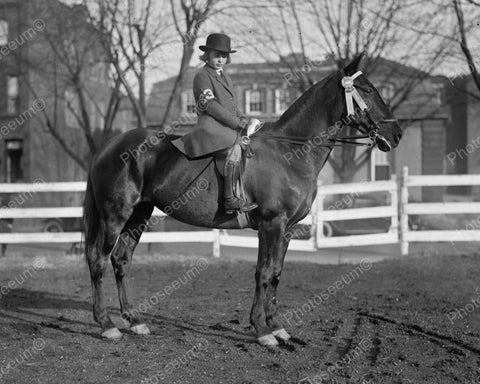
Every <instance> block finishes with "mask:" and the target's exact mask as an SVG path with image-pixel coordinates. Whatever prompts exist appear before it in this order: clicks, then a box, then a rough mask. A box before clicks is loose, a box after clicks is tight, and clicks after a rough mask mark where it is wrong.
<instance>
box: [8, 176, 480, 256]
mask: <svg viewBox="0 0 480 384" xmlns="http://www.w3.org/2000/svg"><path fill="white" fill-rule="evenodd" d="M450 185H480V175H434V176H425V175H421V176H409V175H408V169H407V168H404V170H403V175H402V177H401V178H398V179H392V180H388V181H373V182H360V183H349V184H334V185H319V188H318V192H317V199H316V202H315V203H314V205H313V206H312V211H311V214H310V215H308V216H307V217H306V218H305V219H304V220H302V221H301V222H300V224H304V225H305V226H309V227H310V234H311V236H310V238H309V239H308V240H297V239H294V240H291V242H290V246H289V249H290V250H295V251H316V250H317V249H319V248H329V247H349V246H361V245H375V244H395V243H399V242H400V244H401V252H402V254H407V253H408V247H409V243H410V242H418V241H420V242H430V241H435V242H444V241H479V240H480V230H466V229H465V228H459V229H456V230H449V231H446V230H435V231H412V230H410V229H409V226H408V216H409V215H428V214H462V213H469V214H472V213H479V214H480V203H476V202H468V203H452V202H451V203H411V202H409V201H408V190H409V188H412V187H431V186H450ZM85 188H86V183H85V182H58V183H34V184H19V183H18V184H17V183H15V184H0V194H2V193H18V194H24V195H32V194H36V193H61V192H84V191H85ZM399 191H400V196H401V199H400V201H399V194H398V192H399ZM370 192H386V193H388V194H389V196H390V199H389V201H390V203H389V204H388V205H383V206H377V207H365V208H348V209H336V208H343V207H342V206H340V207H338V206H331V207H327V208H326V209H325V205H326V204H325V199H326V197H327V196H328V195H344V196H345V195H350V196H353V195H355V196H356V195H359V194H363V193H370ZM345 205H347V204H345ZM332 208H335V209H332ZM153 215H154V216H166V215H165V214H164V213H163V212H161V211H159V210H158V209H156V208H155V210H154V212H153ZM81 216H82V207H57V208H38V207H35V208H22V207H17V206H15V207H12V208H8V207H2V208H1V209H0V219H7V218H12V219H27V218H29V219H32V218H43V219H45V218H67V217H81ZM367 218H391V225H390V228H389V230H388V232H386V233H374V234H366V235H351V236H334V237H325V236H324V233H323V225H324V222H327V221H339V220H355V219H367ZM81 240H82V234H81V232H55V233H49V232H34V233H0V244H15V243H16V244H19V243H76V242H81ZM141 242H142V243H159V242H161V243H188V242H190V243H209V244H212V253H213V255H214V256H215V257H219V256H220V247H221V246H222V245H223V246H231V247H246V248H256V247H257V246H258V240H257V238H256V236H235V235H230V234H228V233H227V232H226V231H220V230H217V229H214V230H205V231H194V232H184V231H182V232H145V233H144V234H143V235H142V238H141Z"/></svg>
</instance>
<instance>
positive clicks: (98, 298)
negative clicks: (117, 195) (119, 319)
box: [87, 220, 122, 339]
mask: <svg viewBox="0 0 480 384" xmlns="http://www.w3.org/2000/svg"><path fill="white" fill-rule="evenodd" d="M121 228H122V226H121V225H120V224H119V223H118V221H117V220H104V228H103V230H102V235H103V236H102V239H101V241H100V244H95V245H93V246H92V247H91V249H90V250H89V252H87V261H88V266H89V269H90V278H91V282H92V296H93V318H94V319H95V321H96V322H97V323H99V324H100V326H101V328H102V336H103V337H106V338H108V339H119V338H121V337H122V334H121V333H120V331H119V330H118V328H116V327H115V325H114V323H113V321H112V319H111V318H110V316H109V315H108V312H107V306H106V303H105V294H104V287H103V277H104V275H105V270H106V268H107V265H108V255H109V254H110V252H111V251H112V249H113V247H114V245H115V242H116V240H117V238H118V235H119V234H120V230H121Z"/></svg>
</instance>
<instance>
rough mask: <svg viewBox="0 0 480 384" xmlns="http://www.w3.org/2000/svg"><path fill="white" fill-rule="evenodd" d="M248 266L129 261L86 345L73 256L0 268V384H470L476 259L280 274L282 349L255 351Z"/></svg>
mask: <svg viewBox="0 0 480 384" xmlns="http://www.w3.org/2000/svg"><path fill="white" fill-rule="evenodd" d="M254 270H255V265H254V263H252V262H246V261H238V262H236V261H224V260H215V259H212V258H209V257H207V256H205V257H203V258H201V257H200V256H196V255H189V256H181V255H170V256H168V257H165V256H164V257H160V256H156V257H152V256H139V257H136V260H135V263H134V266H133V271H132V287H133V291H134V293H133V294H134V299H135V300H134V302H135V304H136V308H138V310H139V311H141V312H145V318H146V321H147V324H148V325H149V326H150V329H151V330H152V334H151V335H149V336H137V335H133V334H132V333H130V332H128V331H127V330H126V329H125V326H124V324H123V323H122V320H121V319H120V317H119V310H118V299H117V293H116V288H115V284H114V278H113V274H112V272H111V268H109V274H108V276H107V280H106V281H107V283H106V291H107V295H108V305H109V308H110V312H111V314H113V318H114V321H115V322H116V323H117V324H118V326H119V327H120V328H122V332H123V333H124V337H123V339H122V340H120V341H106V340H102V339H101V338H100V337H99V328H98V327H97V326H96V325H95V323H94V322H93V320H92V314H91V291H90V282H89V276H88V272H87V268H86V265H85V262H84V260H83V259H82V257H81V256H65V257H58V256H55V257H52V256H42V257H39V256H36V255H23V256H20V255H10V256H7V257H5V258H2V259H0V295H1V296H0V383H92V384H93V383H95V384H96V383H187V384H188V383H192V384H203V383H224V384H233V383H235V384H237V383H239V384H240V383H245V384H246V383H252V384H261V383H369V384H373V383H379V384H384V383H386V384H388V383H412V384H413V383H415V384H417V383H446V384H447V383H448V384H449V383H480V343H479V342H480V256H479V255H474V254H473V255H457V256H438V255H437V256H429V257H425V256H423V257H405V258H402V259H398V260H389V261H382V262H378V263H370V262H369V261H368V260H365V261H364V262H363V263H361V264H359V265H351V264H343V265H318V264H312V263H302V262H290V263H289V262H288V256H287V262H286V265H285V268H284V272H283V275H282V281H281V284H280V288H279V294H278V298H279V311H280V313H281V314H282V317H283V318H284V323H285V327H286V329H287V330H288V331H289V332H290V333H291V334H292V336H294V338H293V340H292V341H291V342H289V343H288V344H287V345H283V346H280V347H277V348H273V349H268V348H264V347H260V346H259V345H257V344H256V343H255V342H254V338H253V330H252V328H251V327H250V325H249V321H248V315H249V310H250V305H251V302H252V298H253V292H254V280H253V279H254Z"/></svg>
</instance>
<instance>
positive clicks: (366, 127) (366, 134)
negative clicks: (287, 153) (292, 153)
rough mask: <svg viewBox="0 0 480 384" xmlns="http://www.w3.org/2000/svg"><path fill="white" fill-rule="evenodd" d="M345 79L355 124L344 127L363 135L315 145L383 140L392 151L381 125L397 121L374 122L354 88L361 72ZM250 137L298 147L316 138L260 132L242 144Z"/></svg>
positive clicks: (365, 144) (344, 84)
mask: <svg viewBox="0 0 480 384" xmlns="http://www.w3.org/2000/svg"><path fill="white" fill-rule="evenodd" d="M341 73H342V75H343V77H342V81H341V84H342V86H343V87H344V88H345V102H346V104H347V118H348V119H350V120H353V123H354V124H352V123H348V124H344V126H351V127H353V128H355V129H357V130H358V131H359V132H360V133H361V134H360V135H350V136H341V137H335V138H330V137H329V138H328V139H326V141H327V142H325V143H320V144H315V146H316V147H318V146H321V147H337V146H342V145H343V144H352V145H363V146H367V147H373V146H375V144H376V142H377V141H378V140H381V141H382V142H383V143H384V144H385V145H386V146H388V148H389V149H391V145H390V143H389V142H388V140H387V139H385V137H383V135H381V134H380V133H379V130H380V124H385V123H395V122H397V119H381V120H374V119H373V118H372V116H371V115H370V112H369V111H368V108H369V107H368V105H367V103H366V102H365V100H363V98H362V96H361V95H360V93H359V92H358V90H357V89H356V88H355V86H354V80H355V79H356V78H357V77H358V76H360V75H362V72H361V71H357V72H355V73H354V74H353V75H352V76H347V75H345V73H344V71H343V70H342V71H341ZM354 102H356V103H357V105H358V107H359V108H360V113H361V114H363V115H364V117H365V120H366V121H367V123H365V122H362V121H360V120H359V119H357V117H356V116H357V115H356V113H355V110H354ZM250 136H254V137H259V138H262V139H265V140H275V141H283V142H288V143H291V144H297V145H304V144H306V143H309V142H311V141H312V140H314V139H315V138H314V137H289V136H276V135H264V134H261V133H258V132H254V133H252V135H248V136H243V137H242V142H243V143H244V144H245V145H248V144H249V143H250ZM366 138H368V139H370V141H369V142H367V143H365V142H361V141H357V140H358V139H366Z"/></svg>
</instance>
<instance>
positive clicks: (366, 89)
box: [365, 87, 373, 93]
mask: <svg viewBox="0 0 480 384" xmlns="http://www.w3.org/2000/svg"><path fill="white" fill-rule="evenodd" d="M365 92H366V93H372V92H373V88H370V87H367V88H365Z"/></svg>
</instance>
